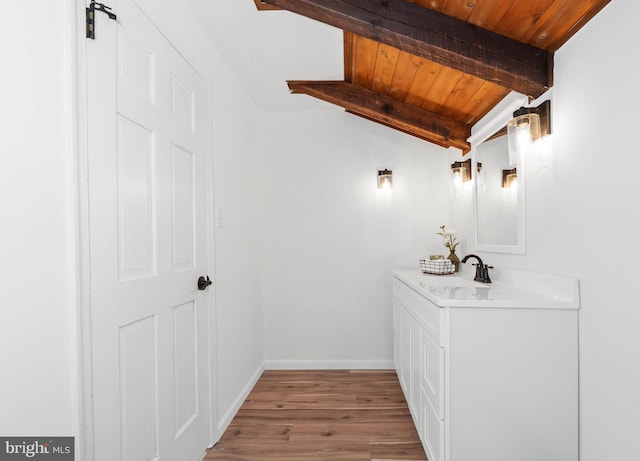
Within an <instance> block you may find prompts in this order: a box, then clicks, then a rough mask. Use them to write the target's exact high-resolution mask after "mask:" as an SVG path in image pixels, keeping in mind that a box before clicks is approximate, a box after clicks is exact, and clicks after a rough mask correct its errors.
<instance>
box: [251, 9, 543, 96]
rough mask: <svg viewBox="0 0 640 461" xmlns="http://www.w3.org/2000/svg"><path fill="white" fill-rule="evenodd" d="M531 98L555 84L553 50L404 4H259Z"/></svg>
mask: <svg viewBox="0 0 640 461" xmlns="http://www.w3.org/2000/svg"><path fill="white" fill-rule="evenodd" d="M261 1H262V2H263V3H266V4H269V5H272V6H275V7H278V8H282V9H286V10H289V11H291V12H294V13H297V14H300V15H302V16H306V17H308V18H311V19H315V20H317V21H320V22H323V23H325V24H329V25H332V26H334V27H338V28H340V29H343V30H346V31H349V32H352V33H354V34H358V35H361V36H363V37H367V38H369V39H372V40H376V41H378V42H381V43H385V44H387V45H390V46H393V47H395V48H398V49H400V50H402V51H405V52H408V53H412V54H414V55H417V56H420V57H423V58H426V59H429V60H431V61H434V62H436V63H438V64H441V65H444V66H447V67H451V68H453V69H456V70H459V71H462V72H465V73H468V74H471V75H475V76H476V77H479V78H481V79H484V80H487V81H490V82H494V83H496V84H498V85H501V86H504V87H505V88H508V89H511V90H514V91H517V92H519V93H522V94H525V95H527V96H530V97H534V98H535V97H538V96H540V95H541V94H542V93H544V92H545V91H546V90H547V89H548V88H550V87H551V86H552V85H553V52H551V51H546V50H543V49H540V48H536V47H534V46H531V45H528V44H525V43H521V42H519V41H517V40H513V39H510V38H508V37H504V36H502V35H499V34H496V33H494V32H491V31H489V30H486V29H482V28H479V27H477V26H474V25H472V24H469V23H466V22H464V21H461V20H459V19H456V18H454V17H451V16H447V15H444V14H442V13H439V12H437V11H433V10H430V9H428V8H424V7H422V6H419V5H416V4H414V3H410V2H408V1H406V0H376V1H374V0H261Z"/></svg>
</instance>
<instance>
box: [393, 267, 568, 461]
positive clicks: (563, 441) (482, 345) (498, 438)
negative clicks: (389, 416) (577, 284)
mask: <svg viewBox="0 0 640 461" xmlns="http://www.w3.org/2000/svg"><path fill="white" fill-rule="evenodd" d="M434 277H436V276H434ZM403 279H404V280H403ZM415 280H432V278H431V279H430V278H428V277H427V278H424V279H419V278H418V279H415ZM393 284H394V285H393V293H394V299H393V318H394V354H395V357H394V359H395V366H396V370H397V373H398V377H399V379H400V383H401V385H402V389H403V391H404V393H405V397H406V399H407V402H408V404H409V408H410V411H411V414H412V416H413V419H414V422H415V424H416V428H417V430H418V433H419V435H420V439H421V441H422V444H423V446H424V448H425V452H426V454H427V457H428V458H429V461H471V460H473V461H540V460H544V461H577V460H578V336H577V334H578V323H577V322H578V318H577V313H578V311H577V308H562V307H561V308H558V306H554V305H553V302H550V303H549V305H550V308H545V307H544V303H541V302H538V303H537V304H536V307H534V308H526V307H519V308H508V307H504V306H500V307H495V305H496V304H498V305H500V304H501V301H500V300H498V301H499V302H497V301H495V298H492V295H491V294H490V292H489V293H488V292H487V288H485V287H481V286H478V287H474V286H469V287H465V288H464V289H459V290H455V289H454V290H449V292H448V293H447V290H446V289H445V288H443V287H442V286H436V287H435V289H434V290H433V292H434V293H435V294H436V296H435V297H432V298H435V300H436V301H438V298H437V295H438V293H440V291H442V290H444V291H442V293H445V295H443V296H444V299H445V302H442V303H441V304H459V305H451V306H446V305H445V306H440V305H438V304H436V303H435V302H434V301H433V299H431V300H430V299H429V297H428V296H425V290H427V289H428V288H429V286H428V282H427V285H425V284H424V283H422V284H421V285H417V284H416V283H414V279H413V278H409V277H402V273H398V272H396V273H395V277H394V279H393ZM431 288H433V287H431ZM454 288H455V287H454ZM465 290H466V291H467V292H469V298H470V299H469V301H470V302H469V304H465V303H464V302H462V301H461V300H460V298H456V297H457V296H459V293H463V292H464V291H465ZM494 290H496V293H498V294H500V289H499V288H498V289H494ZM451 291H453V292H454V293H456V294H455V295H454V296H453V298H451V297H450V298H446V296H450V295H451ZM504 292H506V293H510V292H509V291H508V290H504ZM487 294H488V296H487ZM446 299H449V300H450V302H446ZM492 299H493V304H492V302H491V301H492ZM483 300H485V301H487V302H485V303H484V304H485V305H484V306H483V302H482V301H483ZM537 301H540V299H538V300H537ZM514 303H515V302H514ZM471 304H473V306H472V305H471ZM516 304H517V303H516Z"/></svg>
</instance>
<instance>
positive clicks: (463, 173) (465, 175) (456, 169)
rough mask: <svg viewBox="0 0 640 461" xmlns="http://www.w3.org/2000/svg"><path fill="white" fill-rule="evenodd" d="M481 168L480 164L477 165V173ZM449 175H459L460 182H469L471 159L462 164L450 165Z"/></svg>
mask: <svg viewBox="0 0 640 461" xmlns="http://www.w3.org/2000/svg"><path fill="white" fill-rule="evenodd" d="M481 168H482V164H478V171H480V169H481ZM451 173H453V174H454V175H455V174H458V175H460V179H461V181H462V182H467V181H471V178H472V174H471V159H468V160H465V161H464V162H453V163H452V164H451Z"/></svg>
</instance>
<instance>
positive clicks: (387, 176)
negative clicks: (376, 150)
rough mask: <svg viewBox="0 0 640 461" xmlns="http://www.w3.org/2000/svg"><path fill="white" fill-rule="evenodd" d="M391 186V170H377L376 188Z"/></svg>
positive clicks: (388, 187) (389, 187)
mask: <svg viewBox="0 0 640 461" xmlns="http://www.w3.org/2000/svg"><path fill="white" fill-rule="evenodd" d="M391 188H393V171H391V170H387V169H386V168H385V169H384V170H378V189H391Z"/></svg>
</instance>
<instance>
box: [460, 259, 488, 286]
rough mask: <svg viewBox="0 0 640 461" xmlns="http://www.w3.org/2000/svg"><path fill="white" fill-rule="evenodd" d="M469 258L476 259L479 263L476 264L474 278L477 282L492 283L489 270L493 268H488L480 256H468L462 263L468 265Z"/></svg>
mask: <svg viewBox="0 0 640 461" xmlns="http://www.w3.org/2000/svg"><path fill="white" fill-rule="evenodd" d="M469 258H475V259H476V260H477V261H478V263H477V264H474V266H476V276H475V277H474V278H473V280H475V281H476V282H482V283H491V279H490V278H489V269H493V266H487V265H485V264H484V263H483V262H482V259H480V256H476V255H467V256H465V257H464V258H462V261H461V262H462V263H466V262H467V260H468V259H469Z"/></svg>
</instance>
